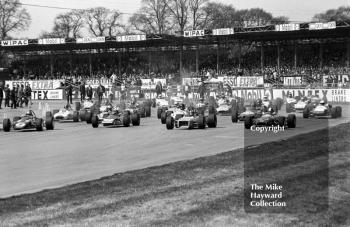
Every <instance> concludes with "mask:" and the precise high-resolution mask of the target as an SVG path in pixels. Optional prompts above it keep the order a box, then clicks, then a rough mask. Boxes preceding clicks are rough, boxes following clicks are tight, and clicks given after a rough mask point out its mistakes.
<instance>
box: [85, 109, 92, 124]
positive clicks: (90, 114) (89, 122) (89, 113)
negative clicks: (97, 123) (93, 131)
mask: <svg viewBox="0 0 350 227" xmlns="http://www.w3.org/2000/svg"><path fill="white" fill-rule="evenodd" d="M91 118H92V112H91V111H86V113H85V120H86V123H87V124H91Z"/></svg>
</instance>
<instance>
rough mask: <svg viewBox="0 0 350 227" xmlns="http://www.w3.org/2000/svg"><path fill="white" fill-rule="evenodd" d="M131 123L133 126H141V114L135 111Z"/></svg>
mask: <svg viewBox="0 0 350 227" xmlns="http://www.w3.org/2000/svg"><path fill="white" fill-rule="evenodd" d="M131 123H132V125H133V126H139V125H140V114H139V113H137V112H135V113H133V114H132V115H131Z"/></svg>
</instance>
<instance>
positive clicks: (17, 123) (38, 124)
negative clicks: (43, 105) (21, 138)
mask: <svg viewBox="0 0 350 227" xmlns="http://www.w3.org/2000/svg"><path fill="white" fill-rule="evenodd" d="M44 127H46V129H47V130H53V129H54V119H53V117H52V116H50V114H48V113H47V114H46V119H45V121H44V119H42V118H39V117H37V116H36V115H35V113H34V111H32V110H28V111H27V112H26V113H25V114H23V115H22V116H20V117H19V116H16V117H14V118H13V121H12V123H11V121H10V119H8V118H5V119H4V120H3V130H4V131H5V132H9V131H10V130H11V128H12V129H14V130H28V129H36V130H37V131H42V130H43V128H44Z"/></svg>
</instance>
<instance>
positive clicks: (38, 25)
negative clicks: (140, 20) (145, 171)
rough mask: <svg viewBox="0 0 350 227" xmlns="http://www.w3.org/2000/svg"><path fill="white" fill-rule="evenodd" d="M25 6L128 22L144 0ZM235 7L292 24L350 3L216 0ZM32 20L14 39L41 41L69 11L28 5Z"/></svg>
mask: <svg viewBox="0 0 350 227" xmlns="http://www.w3.org/2000/svg"><path fill="white" fill-rule="evenodd" d="M20 1H21V2H22V3H23V4H35V5H43V6H55V7H64V8H74V9H84V8H90V7H96V6H104V7H106V8H110V9H117V10H119V11H121V12H123V13H126V14H125V15H124V16H123V17H124V19H127V17H129V15H130V14H132V13H134V12H135V11H137V9H139V8H140V6H141V0H98V1H90V0H50V1H48V0H20ZM213 2H222V3H226V4H232V5H233V6H234V7H235V8H236V9H247V8H255V7H259V8H263V9H265V10H266V11H268V12H271V13H272V14H273V16H287V17H289V19H290V20H291V21H296V22H304V21H310V20H311V18H312V17H313V15H314V14H316V13H319V12H324V11H326V10H328V9H333V8H338V7H339V6H349V5H350V0H213ZM25 7H26V8H27V9H28V11H29V13H30V15H31V17H32V23H31V25H30V28H29V29H28V30H26V31H24V32H21V33H19V34H12V35H13V36H14V37H22V38H24V37H26V38H37V37H38V36H39V34H40V33H41V31H50V30H51V29H52V27H53V20H54V18H55V16H56V15H57V14H58V13H63V12H66V11H68V10H65V9H50V8H41V7H34V6H25Z"/></svg>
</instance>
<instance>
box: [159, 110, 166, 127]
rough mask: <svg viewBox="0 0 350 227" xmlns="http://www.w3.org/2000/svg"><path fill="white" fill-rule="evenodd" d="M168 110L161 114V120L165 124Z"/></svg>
mask: <svg viewBox="0 0 350 227" xmlns="http://www.w3.org/2000/svg"><path fill="white" fill-rule="evenodd" d="M166 117H167V116H166V112H165V111H163V112H162V114H161V117H160V121H161V122H162V124H165V123H166Z"/></svg>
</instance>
